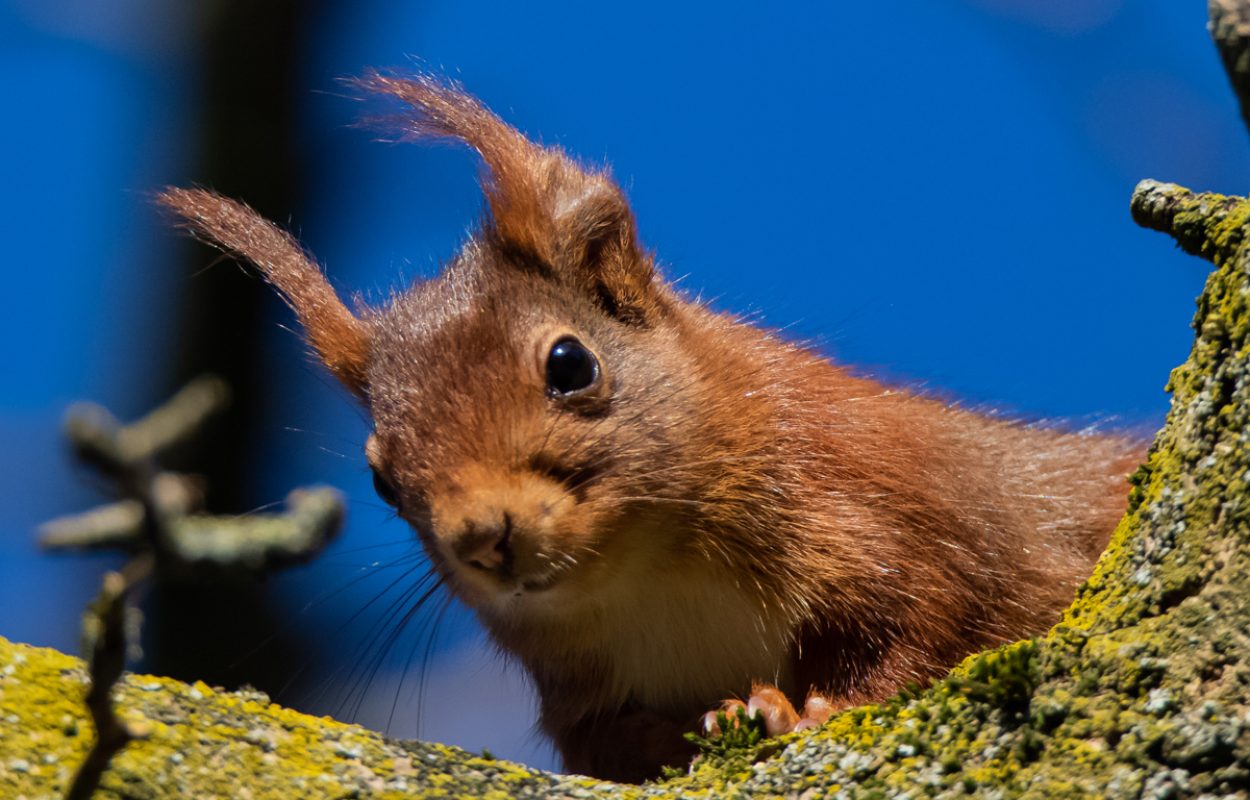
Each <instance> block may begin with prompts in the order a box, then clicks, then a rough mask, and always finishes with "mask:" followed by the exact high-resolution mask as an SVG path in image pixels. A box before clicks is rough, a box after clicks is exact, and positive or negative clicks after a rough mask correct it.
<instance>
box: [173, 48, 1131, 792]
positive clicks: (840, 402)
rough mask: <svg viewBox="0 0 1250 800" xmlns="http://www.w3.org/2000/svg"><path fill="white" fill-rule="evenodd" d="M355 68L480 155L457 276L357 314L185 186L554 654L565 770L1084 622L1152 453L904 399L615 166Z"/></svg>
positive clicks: (1111, 438)
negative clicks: (689, 282)
mask: <svg viewBox="0 0 1250 800" xmlns="http://www.w3.org/2000/svg"><path fill="white" fill-rule="evenodd" d="M358 85H359V86H360V87H363V88H364V89H367V90H369V91H372V92H377V93H381V94H383V95H389V96H392V97H394V98H398V99H399V100H400V101H402V102H403V103H405V104H406V106H407V107H408V111H407V113H406V114H405V115H404V116H403V117H402V126H403V129H404V130H405V132H406V134H407V135H408V136H409V137H410V138H416V139H423V138H444V139H452V140H456V141H459V142H462V143H464V144H466V145H468V146H469V147H470V148H472V149H473V150H475V151H476V152H477V153H478V154H479V155H480V157H481V160H482V164H483V169H482V178H481V183H482V188H483V191H484V194H485V198H486V205H485V209H484V213H483V219H482V221H481V224H480V225H479V227H478V229H477V230H476V233H475V234H474V235H473V236H472V238H470V239H469V241H468V242H467V243H466V244H465V245H464V247H463V248H462V249H461V250H460V252H459V253H458V255H456V256H455V257H454V258H453V259H452V260H451V261H450V263H448V264H447V265H446V266H445V267H444V269H443V270H442V273H441V274H440V275H439V276H438V277H437V278H434V279H431V280H425V281H420V282H417V283H415V284H414V285H413V286H411V287H409V288H408V289H406V290H405V291H404V292H403V293H401V294H397V295H396V296H394V297H393V298H392V299H391V300H390V301H389V302H388V303H386V304H385V305H384V306H382V307H378V308H366V307H358V308H357V309H356V310H355V311H352V310H349V309H348V307H347V306H346V305H344V303H343V302H342V301H341V300H340V299H339V298H338V297H337V296H336V294H335V292H334V290H333V289H332V288H331V286H330V284H329V283H328V282H327V280H326V278H325V277H324V275H323V274H322V272H321V270H320V268H319V267H318V265H317V264H316V262H315V261H314V260H313V259H312V258H311V257H310V256H309V255H308V254H307V253H305V252H304V251H303V250H302V249H301V247H300V246H299V245H298V244H297V242H296V241H295V240H294V239H293V238H292V237H291V236H290V235H288V234H287V233H285V232H283V231H282V230H280V229H279V228H277V227H276V226H275V225H273V224H272V223H270V222H268V221H266V220H265V219H263V218H262V217H260V216H259V215H258V214H257V213H256V212H254V211H252V210H251V209H250V208H248V207H247V206H245V205H242V204H241V203H238V202H235V201H233V200H229V199H226V198H223V197H220V196H218V195H215V194H213V193H211V192H209V191H205V190H200V189H179V188H171V189H168V190H166V191H165V192H164V193H163V194H162V196H161V202H162V203H163V204H164V205H165V206H166V207H168V208H170V209H172V210H173V211H174V212H176V213H177V214H178V215H179V216H180V217H181V219H182V221H183V224H184V226H185V227H186V228H188V229H189V230H190V231H192V232H193V233H194V234H195V235H197V236H199V237H200V238H203V239H205V240H207V241H208V242H210V243H212V244H214V245H216V246H217V247H219V248H221V249H223V250H225V251H228V252H231V253H234V254H237V255H238V256H241V257H243V258H245V259H247V260H248V261H250V262H252V263H253V264H255V265H256V267H258V268H259V270H260V271H261V273H262V274H263V275H264V276H265V277H266V278H267V279H268V281H269V282H270V283H271V284H273V285H274V286H275V287H276V288H277V290H278V291H279V292H280V293H281V294H282V295H283V296H284V297H285V299H286V300H287V302H288V303H289V304H290V305H291V307H292V308H293V309H294V311H295V313H296V315H297V316H298V318H299V320H300V322H301V324H302V325H303V328H304V330H305V331H306V333H307V337H308V340H309V342H310V344H311V346H312V348H313V349H314V350H315V351H316V353H317V354H318V356H319V357H320V359H321V360H322V361H323V362H324V364H325V366H326V367H327V368H328V369H329V370H330V372H332V373H333V374H334V375H335V376H336V377H337V378H338V379H339V380H340V381H341V382H342V383H343V384H344V385H345V386H346V387H347V388H348V389H350V390H351V391H352V392H353V393H355V395H357V396H358V397H359V398H360V399H361V400H362V401H363V402H364V403H365V404H366V405H367V406H368V409H369V412H370V414H371V416H372V419H373V423H374V429H373V432H372V434H371V435H370V436H369V438H368V442H367V444H366V447H365V454H366V457H367V460H368V463H369V466H370V467H371V468H372V470H373V473H374V476H375V485H376V487H377V489H378V492H379V494H380V495H381V496H382V498H383V499H384V500H386V501H387V502H389V503H390V504H392V505H393V506H394V507H395V508H396V509H397V511H398V513H399V515H400V516H402V517H403V518H404V519H406V520H407V521H408V522H409V523H411V525H412V526H413V528H415V530H416V532H417V534H418V536H419V537H420V539H421V541H422V543H423V545H424V547H425V549H426V551H427V552H428V554H429V557H430V559H431V561H432V562H433V563H434V565H435V566H436V568H437V570H438V571H439V573H440V574H441V576H442V577H443V578H444V579H445V580H446V583H447V585H448V586H449V587H450V588H451V591H453V592H454V593H455V594H456V596H458V597H459V598H460V599H461V600H463V601H464V602H465V603H466V604H468V605H469V606H470V607H471V608H472V609H473V610H474V611H475V612H476V613H477V616H478V617H479V618H480V619H481V621H482V623H483V625H484V626H485V627H486V629H487V630H488V631H489V632H490V634H491V636H492V637H493V638H494V640H495V642H497V643H498V644H499V646H501V647H502V648H503V649H504V650H505V651H507V652H508V653H510V654H511V655H512V656H514V657H516V658H517V659H518V660H519V661H520V662H521V664H523V665H524V667H525V668H526V670H528V672H529V674H530V675H531V676H532V678H533V681H534V684H535V686H536V687H537V690H538V693H539V695H540V698H541V722H540V724H541V728H542V730H543V731H544V732H545V733H546V734H548V735H549V736H550V737H551V738H552V739H553V740H554V742H555V744H556V745H557V747H558V749H559V751H560V753H561V755H562V757H563V760H564V763H565V766H566V768H567V769H568V770H570V771H574V772H581V773H586V774H589V775H593V776H597V777H601V778H607V779H614V780H622V781H641V780H645V779H648V778H651V777H654V776H656V775H657V774H658V773H659V772H660V770H661V768H662V767H663V766H666V765H682V764H685V763H688V762H689V760H690V758H691V756H692V755H693V751H692V745H690V744H689V743H688V742H687V741H686V739H685V737H684V736H683V734H684V733H686V732H688V731H694V730H696V729H697V728H698V727H699V726H700V725H703V726H704V729H705V730H711V731H712V732H713V733H714V732H715V731H714V728H715V723H714V721H713V720H714V718H715V715H714V714H712V715H711V716H708V712H709V709H716V708H718V707H721V706H722V702H723V701H725V698H743V697H749V703H750V707H751V711H752V712H757V711H758V712H759V713H761V714H763V715H764V718H765V721H766V724H767V728H768V730H769V732H770V733H773V734H776V733H781V732H784V731H788V730H792V729H795V728H802V727H809V726H812V725H816V724H819V723H821V722H823V721H824V720H825V719H826V718H827V717H828V716H829V715H830V714H831V713H832V712H834V711H836V710H838V709H841V708H845V707H847V706H850V705H854V704H861V703H865V702H870V701H879V700H882V699H884V698H886V697H888V696H890V695H891V694H893V693H895V692H897V691H898V690H899V689H900V688H901V687H903V686H904V685H905V684H907V683H909V682H912V681H926V680H928V679H932V678H934V677H936V676H939V675H941V674H942V673H943V672H945V671H946V670H948V669H949V668H950V667H951V666H952V665H954V664H955V663H956V662H958V661H959V660H960V659H962V658H963V657H965V656H967V655H969V654H970V653H973V652H975V651H977V650H980V649H982V648H985V647H987V646H991V645H995V644H999V643H1002V642H1007V641H1011V640H1015V639H1019V638H1022V637H1026V636H1029V635H1032V634H1038V633H1041V632H1043V631H1044V630H1046V629H1047V628H1048V627H1049V626H1050V625H1052V624H1053V623H1054V622H1055V621H1057V619H1058V617H1059V614H1060V611H1061V610H1062V609H1063V607H1064V606H1065V605H1067V604H1068V603H1069V602H1070V600H1071V598H1072V596H1073V592H1074V589H1075V587H1076V586H1077V585H1078V583H1079V582H1080V581H1081V580H1082V579H1083V578H1085V577H1086V576H1087V575H1088V573H1089V572H1090V569H1091V567H1092V564H1093V562H1094V561H1095V560H1096V559H1097V557H1098V556H1099V554H1100V553H1101V551H1102V550H1103V548H1104V546H1105V544H1106V542H1107V539H1108V537H1109V535H1110V532H1111V530H1112V528H1113V527H1114V525H1115V523H1116V521H1117V519H1118V518H1119V517H1120V515H1121V514H1122V512H1123V508H1124V504H1125V498H1126V495H1127V491H1128V483H1127V481H1126V480H1125V478H1126V475H1127V473H1128V472H1129V471H1130V470H1131V469H1132V468H1133V467H1134V466H1135V465H1136V464H1137V462H1138V461H1139V460H1140V457H1141V456H1142V454H1143V451H1144V448H1143V447H1142V445H1141V443H1140V442H1138V441H1136V440H1133V439H1132V438H1130V437H1121V436H1116V435H1101V434H1099V435H1095V434H1090V433H1072V432H1064V431H1061V430H1058V429H1055V428H1051V427H1044V426H1034V425H1025V424H1021V423H1018V422H1014V421H1010V420H1006V419H1002V418H999V417H996V416H992V415H985V414H979V413H974V412H972V411H970V410H967V409H964V408H960V407H958V406H956V405H951V404H949V403H946V402H941V401H939V400H936V399H933V398H930V397H926V396H923V395H919V394H916V393H913V392H909V391H906V390H898V389H894V388H890V387H887V386H885V385H883V384H881V383H878V382H876V381H874V380H870V379H868V378H865V377H860V376H857V375H856V374H855V373H854V372H853V371H852V370H849V369H848V368H846V367H844V366H841V365H838V364H835V363H833V362H831V361H830V360H828V359H827V358H825V357H823V356H822V355H820V354H818V353H816V352H813V351H812V350H810V349H807V348H805V347H802V346H799V345H796V344H793V343H790V342H787V341H785V340H784V339H782V338H780V337H779V336H778V335H777V334H776V333H774V332H770V331H767V330H762V329H760V328H758V327H755V326H753V325H750V324H747V323H745V322H743V321H741V320H740V319H738V318H735V317H733V316H730V315H726V314H723V313H719V312H717V311H714V310H712V309H710V308H709V307H708V306H707V305H705V304H703V303H701V302H698V301H696V300H692V299H691V298H690V297H687V296H685V295H683V294H682V293H680V292H678V291H677V290H676V289H675V288H674V287H673V286H672V285H671V284H670V283H668V282H667V281H666V280H665V279H664V278H663V276H662V275H661V274H660V273H659V272H658V271H657V269H656V266H655V261H654V259H653V257H652V255H651V254H650V253H649V252H648V251H646V250H645V249H644V248H643V247H642V245H641V244H640V243H639V239H638V235H637V232H636V230H635V223H634V216H633V213H632V212H631V209H630V206H629V204H628V202H627V200H626V198H625V196H624V194H623V193H622V191H621V189H620V188H619V187H618V186H617V185H616V184H615V183H614V182H613V180H612V178H611V177H610V175H609V174H608V173H607V171H606V170H603V169H595V168H589V167H586V166H584V165H581V164H579V163H578V162H576V161H575V160H574V159H572V158H571V157H570V156H568V155H567V154H565V153H564V152H562V151H561V150H560V149H557V148H552V147H543V146H541V145H539V144H536V143H534V142H531V141H530V140H528V139H527V138H526V137H525V136H523V135H522V134H521V133H520V132H518V131H517V130H515V129H514V128H512V127H510V126H509V125H507V124H506V123H504V122H503V121H502V120H501V119H500V118H499V117H497V116H496V115H495V114H494V113H492V112H491V111H489V110H488V109H487V108H485V107H484V106H483V105H482V104H481V103H480V102H479V101H477V100H476V99H474V98H473V97H471V96H469V95H467V94H465V93H464V92H462V91H461V90H460V89H459V88H458V87H456V86H454V85H451V84H448V83H444V82H442V81H440V80H439V79H436V78H433V77H428V76H424V77H421V76H419V77H396V76H392V75H386V74H380V73H374V74H371V75H369V76H367V77H365V78H363V79H361V80H360V81H359V82H358ZM791 701H794V704H792V702H791ZM736 702H739V701H734V700H730V701H728V704H729V705H730V706H732V705H733V704H734V703H736ZM796 704H797V706H798V707H797V708H796Z"/></svg>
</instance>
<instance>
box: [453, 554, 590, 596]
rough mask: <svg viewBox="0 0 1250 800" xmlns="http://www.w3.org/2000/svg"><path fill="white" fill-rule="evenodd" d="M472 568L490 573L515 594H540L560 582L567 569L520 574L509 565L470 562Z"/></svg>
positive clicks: (485, 573)
mask: <svg viewBox="0 0 1250 800" xmlns="http://www.w3.org/2000/svg"><path fill="white" fill-rule="evenodd" d="M469 566H470V568H471V569H472V570H473V571H474V572H477V573H479V574H482V575H489V576H490V577H491V578H493V579H494V580H495V581H498V582H499V584H501V588H503V589H504V590H505V591H507V592H509V593H510V594H513V595H518V596H519V595H521V594H538V593H539V592H545V591H547V590H548V589H550V588H551V587H553V586H555V585H556V584H557V583H559V582H560V578H561V577H562V576H563V575H564V573H565V572H566V571H567V570H562V569H549V570H547V571H546V572H543V573H540V574H538V575H526V576H519V575H516V574H514V573H513V572H512V570H511V568H510V565H508V567H502V566H501V567H494V568H492V567H487V566H485V565H484V564H478V563H473V562H470V563H469Z"/></svg>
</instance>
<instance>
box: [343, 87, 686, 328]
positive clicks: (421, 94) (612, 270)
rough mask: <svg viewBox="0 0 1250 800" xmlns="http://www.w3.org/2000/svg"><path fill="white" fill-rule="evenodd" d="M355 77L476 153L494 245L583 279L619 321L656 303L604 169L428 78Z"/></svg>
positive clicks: (410, 122) (643, 256)
mask: <svg viewBox="0 0 1250 800" xmlns="http://www.w3.org/2000/svg"><path fill="white" fill-rule="evenodd" d="M354 85H356V86H358V87H360V88H363V89H366V90H368V91H372V92H377V93H380V94H387V95H391V96H392V97H396V98H398V99H399V100H402V101H403V102H405V103H407V104H408V105H409V106H411V107H412V109H413V112H415V113H412V114H410V115H407V116H405V117H404V118H403V120H402V126H403V129H404V130H405V131H406V132H407V134H408V135H409V136H410V137H412V138H418V139H424V138H445V139H455V140H458V141H462V142H464V143H465V144H467V145H469V147H471V148H473V149H474V150H476V151H477V152H478V154H479V155H481V157H482V161H483V163H484V167H485V168H484V170H483V174H482V190H483V191H484V193H485V194H486V201H487V204H488V205H489V209H490V215H489V217H488V219H487V220H486V226H485V231H484V233H485V235H486V236H487V237H488V238H489V239H490V240H492V241H493V243H494V244H495V245H496V246H498V247H500V248H501V249H503V250H505V251H510V252H513V253H516V254H517V255H519V256H520V257H521V258H522V259H524V260H526V261H529V262H531V263H536V264H537V265H539V267H540V268H545V269H550V270H553V271H554V272H555V273H557V274H558V275H559V276H560V277H562V278H564V279H566V280H570V281H572V282H573V283H574V284H575V285H579V286H582V287H583V288H584V289H585V290H586V291H588V292H589V293H590V294H591V296H592V297H594V298H595V299H596V300H597V301H598V302H599V303H600V304H601V305H602V306H603V307H604V310H605V311H607V312H608V313H609V314H612V315H613V316H616V317H618V318H619V319H622V320H624V321H626V322H631V323H645V322H646V321H647V320H648V319H649V318H651V317H652V316H654V315H655V314H656V313H658V312H659V311H660V310H661V308H662V305H663V300H662V295H661V293H660V292H659V291H658V290H657V286H656V284H657V278H656V274H655V268H654V266H653V264H652V260H651V257H650V256H649V255H648V254H647V253H645V252H644V251H643V250H642V248H641V247H640V246H639V244H638V240H637V235H636V233H635V228H634V215H633V212H632V211H631V210H630V208H629V203H628V202H627V201H626V200H625V196H624V194H623V193H622V192H621V190H620V188H619V187H618V186H617V185H616V183H615V182H613V180H612V178H611V177H610V176H609V175H608V174H607V172H606V171H604V170H588V169H584V168H583V167H581V166H579V165H578V164H577V163H575V162H574V161H573V160H572V159H571V158H569V157H568V156H567V155H565V154H564V153H563V152H562V151H561V150H559V149H558V148H548V147H541V146H539V145H537V144H535V143H534V142H531V141H530V140H529V139H527V138H525V137H524V136H523V135H522V134H521V133H520V132H519V131H517V130H516V129H515V128H513V127H512V126H510V125H508V124H507V123H505V122H504V121H503V120H501V119H500V118H499V117H497V116H495V114H494V113H493V112H491V111H490V110H489V109H487V108H486V107H485V106H483V105H482V104H481V103H480V102H478V101H477V100H476V99H475V98H473V97H471V96H469V95H468V94H465V93H464V92H463V91H461V90H460V89H459V88H457V87H455V86H453V85H448V84H444V83H442V82H440V81H438V80H436V79H434V78H432V77H430V76H427V75H422V76H417V77H413V78H398V77H393V76H390V75H383V74H380V73H372V74H370V75H366V76H365V77H364V78H360V79H358V80H356V81H354Z"/></svg>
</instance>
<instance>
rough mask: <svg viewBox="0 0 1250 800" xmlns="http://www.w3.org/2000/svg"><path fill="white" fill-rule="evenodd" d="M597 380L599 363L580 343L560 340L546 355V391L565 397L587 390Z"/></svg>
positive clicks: (567, 339)
mask: <svg viewBox="0 0 1250 800" xmlns="http://www.w3.org/2000/svg"><path fill="white" fill-rule="evenodd" d="M598 380H599V362H598V361H596V360H595V357H594V354H593V353H591V352H590V351H589V350H587V349H586V348H585V347H584V346H583V345H582V343H581V342H579V341H577V340H576V339H573V338H566V339H561V340H560V341H558V342H556V343H555V344H554V345H552V347H551V352H550V353H548V354H547V389H548V390H549V391H551V392H553V393H555V394H560V395H567V394H575V393H577V392H580V391H583V390H585V389H589V388H590V387H591V386H594V385H595V382H596V381H598Z"/></svg>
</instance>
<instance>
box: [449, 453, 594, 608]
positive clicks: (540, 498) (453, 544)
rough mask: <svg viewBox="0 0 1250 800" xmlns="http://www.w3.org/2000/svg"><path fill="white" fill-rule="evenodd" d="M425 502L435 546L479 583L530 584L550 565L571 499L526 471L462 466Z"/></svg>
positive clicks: (559, 542) (552, 483)
mask: <svg viewBox="0 0 1250 800" xmlns="http://www.w3.org/2000/svg"><path fill="white" fill-rule="evenodd" d="M448 486H449V487H452V488H449V490H448V491H446V492H444V493H440V494H436V495H435V496H434V497H433V498H432V500H433V502H432V503H431V510H432V512H433V515H432V516H433V519H432V521H433V526H432V528H433V532H434V535H435V538H436V539H437V540H438V547H439V549H441V550H442V551H443V552H444V553H445V554H446V556H447V557H448V558H449V559H450V560H452V561H453V562H454V563H455V564H456V565H457V566H458V567H459V568H460V569H461V570H463V571H464V572H465V574H466V576H471V575H479V576H481V578H483V579H487V583H486V584H484V585H497V584H496V583H495V582H496V581H502V582H503V583H505V584H509V585H516V584H519V585H531V584H535V583H536V582H541V581H542V580H543V579H544V576H545V575H546V573H547V572H549V571H550V570H551V568H552V563H553V556H552V554H553V553H557V552H560V551H561V550H562V549H563V545H564V544H565V543H564V541H563V537H562V536H561V534H560V530H561V528H562V526H563V524H565V523H567V521H568V512H569V510H570V509H571V508H572V506H573V505H575V502H576V501H575V500H574V499H573V498H572V497H571V496H570V495H569V493H568V492H567V491H565V489H564V488H563V487H561V486H560V485H559V484H557V483H555V482H553V481H551V480H549V479H548V478H546V477H544V476H541V475H536V474H533V473H529V472H512V471H500V472H495V471H491V470H487V469H485V468H482V467H474V468H470V469H469V470H462V471H460V472H459V473H457V474H456V476H455V478H454V480H453V481H450V482H449V483H448Z"/></svg>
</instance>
